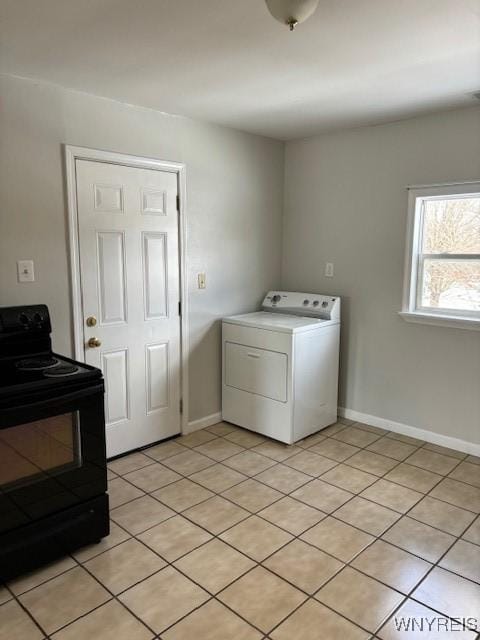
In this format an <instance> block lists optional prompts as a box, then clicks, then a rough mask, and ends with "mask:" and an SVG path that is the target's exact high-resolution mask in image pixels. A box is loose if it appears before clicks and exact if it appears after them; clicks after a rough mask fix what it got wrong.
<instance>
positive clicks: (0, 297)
mask: <svg viewBox="0 0 480 640" xmlns="http://www.w3.org/2000/svg"><path fill="white" fill-rule="evenodd" d="M0 99H1V107H0V305H10V304H11V305H14V304H28V303H35V302H44V303H46V304H48V305H49V307H50V310H51V312H52V320H53V327H54V332H53V336H54V347H55V349H57V350H58V351H60V352H63V353H66V354H69V353H71V350H72V333H71V312H70V298H69V296H70V288H69V273H68V254H67V242H66V220H67V218H66V206H65V187H64V176H63V161H62V148H61V145H62V143H68V144H73V145H79V146H86V147H94V148H100V149H106V150H110V151H119V152H124V153H130V154H134V155H143V156H150V157H154V158H160V159H164V160H173V161H178V162H185V163H186V165H187V199H188V256H187V258H188V266H189V283H188V284H189V303H190V316H189V325H190V345H191V357H190V383H191V384H190V416H189V417H190V420H196V419H199V418H202V417H204V416H207V415H210V414H212V413H215V412H217V411H219V410H220V323H219V321H218V319H219V318H220V317H221V316H223V315H227V314H232V313H238V312H244V311H248V310H253V309H255V308H256V307H257V305H258V304H259V302H260V300H261V299H262V297H263V294H264V292H265V290H268V289H270V288H273V287H276V286H278V283H279V278H280V250H279V247H280V245H281V224H282V197H283V193H282V192H283V164H284V163H283V161H284V155H283V154H284V145H283V143H280V142H276V141H273V140H270V139H267V138H262V137H259V136H253V135H249V134H244V133H240V132H238V131H234V130H231V129H227V128H222V127H218V126H213V125H209V124H204V123H200V122H194V121H192V120H188V119H185V118H180V117H174V116H170V115H167V114H162V113H159V112H156V111H152V110H148V109H143V108H138V107H132V106H129V105H125V104H121V103H118V102H114V101H111V100H105V99H102V98H97V97H95V96H90V95H86V94H82V93H78V92H74V91H68V90H63V89H60V88H56V87H52V86H50V85H46V84H40V83H35V82H32V81H28V80H21V79H17V78H9V77H6V76H3V77H0ZM22 258H23V259H33V260H34V261H35V271H36V282H35V283H29V284H17V282H16V264H15V263H16V260H18V259H22ZM199 271H205V272H206V274H207V289H206V290H204V291H199V290H197V289H196V274H197V272H199Z"/></svg>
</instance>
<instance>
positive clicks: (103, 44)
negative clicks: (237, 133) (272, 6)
mask: <svg viewBox="0 0 480 640" xmlns="http://www.w3.org/2000/svg"><path fill="white" fill-rule="evenodd" d="M0 16H1V18H0V72H2V73H8V74H14V75H19V76H23V77H29V78H34V79H39V80H44V81H48V82H52V83H55V84H58V85H62V86H64V87H69V88H73V89H77V90H81V91H85V92H88V93H93V94H97V95H100V96H105V97H109V98H113V99H115V100H120V101H123V102H128V103H132V104H137V105H142V106H145V107H151V108H153V109H158V110H161V111H166V112H169V113H175V114H181V115H185V116H190V117H193V118H199V119H203V120H207V121H210V122H215V123H219V124H223V125H227V126H230V127H235V128H237V129H242V130H245V131H250V132H253V133H258V134H263V135H266V136H271V137H274V138H279V139H291V138H297V137H303V136H307V135H311V134H314V133H317V132H321V131H325V130H330V129H338V128H342V127H352V126H358V125H365V124H373V123H380V122H386V121H391V120H396V119H401V118H405V117H409V116H411V115H414V114H417V113H426V112H430V111H434V110H440V109H448V108H452V107H457V106H468V105H473V104H478V102H476V101H475V98H474V97H473V95H472V94H473V93H474V92H476V91H478V90H479V89H480V0H320V4H319V8H318V10H317V12H316V14H315V15H314V16H313V17H312V18H310V20H308V21H307V22H305V23H304V24H302V25H300V26H299V27H297V29H296V30H295V31H294V32H293V33H290V32H289V31H288V29H287V28H286V27H285V28H284V27H283V26H282V25H281V24H279V23H278V22H277V21H275V20H274V19H273V18H272V17H271V16H270V15H269V14H268V12H267V9H266V7H265V3H264V1H263V0H0Z"/></svg>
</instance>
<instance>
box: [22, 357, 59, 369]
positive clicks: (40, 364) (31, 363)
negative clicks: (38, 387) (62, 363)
mask: <svg viewBox="0 0 480 640" xmlns="http://www.w3.org/2000/svg"><path fill="white" fill-rule="evenodd" d="M56 364H58V360H57V359H56V358H53V357H51V356H47V357H44V358H25V359H24V360H19V361H18V362H17V363H16V364H15V366H16V367H17V369H18V370H19V371H40V370H41V369H48V368H49V367H54V366H55V365H56Z"/></svg>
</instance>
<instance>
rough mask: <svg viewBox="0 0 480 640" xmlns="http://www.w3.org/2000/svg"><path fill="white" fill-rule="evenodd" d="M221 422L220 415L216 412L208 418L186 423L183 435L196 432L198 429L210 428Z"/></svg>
mask: <svg viewBox="0 0 480 640" xmlns="http://www.w3.org/2000/svg"><path fill="white" fill-rule="evenodd" d="M221 420H222V414H221V412H220V411H218V413H212V414H211V415H210V416H205V417H204V418H200V419H199V420H193V421H192V422H189V423H188V425H187V428H186V429H185V435H186V434H187V433H193V432H194V431H198V430H199V429H205V427H211V426H212V424H217V422H221Z"/></svg>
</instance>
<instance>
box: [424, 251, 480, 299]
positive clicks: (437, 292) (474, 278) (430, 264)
mask: <svg viewBox="0 0 480 640" xmlns="http://www.w3.org/2000/svg"><path fill="white" fill-rule="evenodd" d="M421 306H422V307H431V308H437V309H458V310H463V311H480V260H431V259H426V260H425V261H424V272H423V288H422V292H421Z"/></svg>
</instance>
